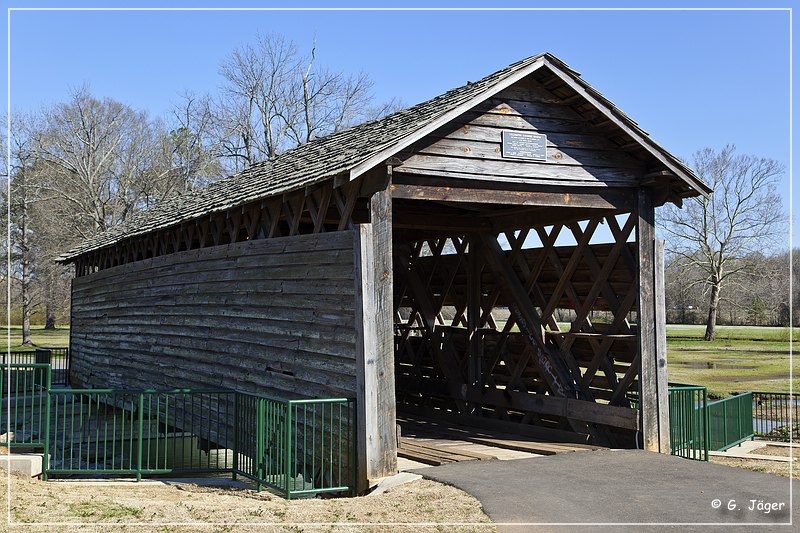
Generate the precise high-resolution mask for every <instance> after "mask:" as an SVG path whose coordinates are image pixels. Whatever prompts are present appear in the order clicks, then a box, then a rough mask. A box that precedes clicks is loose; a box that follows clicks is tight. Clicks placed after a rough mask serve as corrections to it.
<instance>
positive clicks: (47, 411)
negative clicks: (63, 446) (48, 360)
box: [42, 365, 53, 481]
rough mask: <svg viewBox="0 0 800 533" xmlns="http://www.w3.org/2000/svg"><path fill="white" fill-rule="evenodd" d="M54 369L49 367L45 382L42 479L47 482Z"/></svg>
mask: <svg viewBox="0 0 800 533" xmlns="http://www.w3.org/2000/svg"><path fill="white" fill-rule="evenodd" d="M52 370H53V369H52V367H51V366H50V365H48V366H47V370H46V373H47V377H46V378H45V382H46V384H47V388H46V390H45V393H44V394H45V407H44V413H45V414H44V455H42V479H43V480H44V481H47V471H48V470H50V388H51V387H52V380H53V375H52Z"/></svg>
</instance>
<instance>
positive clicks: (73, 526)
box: [0, 475, 494, 533]
mask: <svg viewBox="0 0 800 533" xmlns="http://www.w3.org/2000/svg"><path fill="white" fill-rule="evenodd" d="M0 477H1V478H2V480H1V481H0V484H2V493H3V494H6V486H7V478H6V475H2V476H0ZM11 518H12V523H11V527H10V529H11V530H12V531H13V530H15V527H14V523H15V522H16V523H32V524H44V523H48V525H47V526H44V525H42V526H41V527H36V526H18V528H19V529H20V530H23V531H26V532H28V531H45V530H46V531H49V532H52V531H78V530H94V531H98V530H103V531H112V530H113V531H116V530H127V531H137V532H139V531H145V532H149V531H164V532H166V531H181V532H183V531H186V532H189V531H236V532H239V531H336V532H339V531H389V530H391V531H415V532H416V531H445V530H446V531H464V532H466V531H480V532H481V533H483V532H488V531H494V526H493V525H492V524H491V522H490V520H489V518H488V517H487V516H486V515H485V514H484V513H483V511H482V510H481V507H480V503H479V502H478V501H477V500H476V499H475V498H473V497H472V496H470V495H468V494H466V493H465V492H462V491H460V490H458V489H456V488H454V487H449V486H446V485H442V484H439V483H435V482H433V481H428V480H420V481H414V482H412V483H408V484H406V485H401V486H399V487H396V488H394V489H391V490H389V491H387V492H386V493H384V494H381V495H378V496H367V497H360V498H339V499H308V500H293V501H286V500H284V499H283V498H280V497H278V496H274V495H272V494H270V493H267V492H261V493H259V492H256V491H254V490H250V489H241V488H240V489H231V488H220V487H209V486H198V485H194V484H180V485H167V484H163V483H159V482H153V481H144V482H142V483H138V484H137V483H132V482H120V483H111V482H103V483H97V482H63V481H49V482H42V481H36V480H30V479H25V478H21V477H17V476H13V477H12V478H11ZM415 523H416V525H412V524H415ZM404 524H409V525H404ZM458 524H471V525H464V526H458ZM480 524H485V525H480ZM98 528H100V529H98Z"/></svg>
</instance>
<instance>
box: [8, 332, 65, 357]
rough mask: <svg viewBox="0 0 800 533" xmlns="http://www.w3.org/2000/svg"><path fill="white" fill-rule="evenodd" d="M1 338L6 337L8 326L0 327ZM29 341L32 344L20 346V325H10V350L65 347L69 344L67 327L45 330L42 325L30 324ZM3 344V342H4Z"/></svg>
mask: <svg viewBox="0 0 800 533" xmlns="http://www.w3.org/2000/svg"><path fill="white" fill-rule="evenodd" d="M0 335H2V336H3V339H4V341H5V339H7V338H8V328H6V327H2V328H0ZM31 341H32V342H33V344H34V346H22V327H21V326H11V350H12V351H14V350H35V349H36V347H37V346H39V347H42V348H66V347H68V346H69V328H56V329H54V330H46V329H44V326H31ZM4 344H5V342H4Z"/></svg>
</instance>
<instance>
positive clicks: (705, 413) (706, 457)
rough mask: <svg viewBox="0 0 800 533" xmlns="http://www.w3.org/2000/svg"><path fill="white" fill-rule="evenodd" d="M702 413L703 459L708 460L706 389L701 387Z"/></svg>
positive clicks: (708, 435)
mask: <svg viewBox="0 0 800 533" xmlns="http://www.w3.org/2000/svg"><path fill="white" fill-rule="evenodd" d="M703 413H704V420H703V423H704V424H705V428H704V430H703V437H704V438H703V460H704V461H708V450H709V437H710V435H711V433H710V431H711V428H709V425H710V424H709V423H708V389H706V388H705V387H703Z"/></svg>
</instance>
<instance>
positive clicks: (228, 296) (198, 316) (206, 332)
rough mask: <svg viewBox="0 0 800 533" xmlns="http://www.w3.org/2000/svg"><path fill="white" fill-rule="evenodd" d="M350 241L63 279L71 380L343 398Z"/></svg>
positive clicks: (335, 237) (152, 262) (348, 347)
mask: <svg viewBox="0 0 800 533" xmlns="http://www.w3.org/2000/svg"><path fill="white" fill-rule="evenodd" d="M352 247H353V232H352V231H343V232H331V233H327V234H325V235H324V236H323V235H303V236H295V237H281V238H275V239H269V240H256V241H246V242H240V243H235V244H229V245H222V246H217V247H213V248H204V249H195V250H189V251H183V252H177V253H173V254H170V255H166V256H162V257H157V258H154V259H147V260H143V261H138V262H135V263H128V264H125V265H121V266H117V267H112V268H109V269H106V270H102V271H100V272H97V273H94V274H89V275H87V276H84V277H81V278H76V279H75V280H74V281H73V301H72V317H71V322H72V336H71V337H72V338H71V346H72V350H73V355H72V358H73V360H72V365H73V367H72V369H73V375H74V376H75V377H76V379H77V382H78V383H80V384H81V385H85V386H94V387H107V386H116V387H127V388H136V387H143V388H153V387H154V386H155V387H158V388H171V387H176V386H178V387H209V386H212V387H218V386H223V387H237V388H243V389H246V390H251V391H254V392H263V393H268V394H274V395H278V396H283V397H287V398H297V397H309V396H354V395H355V386H356V383H355V379H356V378H355V369H356V366H355V338H356V337H355V302H354V287H353V278H352V276H353V251H352Z"/></svg>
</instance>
